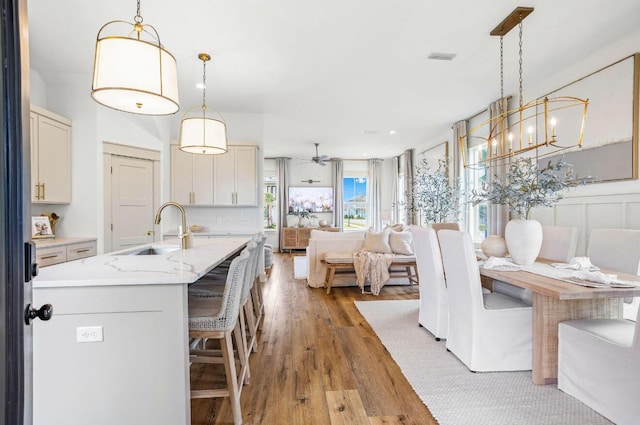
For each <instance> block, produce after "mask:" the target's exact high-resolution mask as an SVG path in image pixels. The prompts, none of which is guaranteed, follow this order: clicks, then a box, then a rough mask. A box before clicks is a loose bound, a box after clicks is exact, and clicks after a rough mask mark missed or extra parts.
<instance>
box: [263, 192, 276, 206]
mask: <svg viewBox="0 0 640 425" xmlns="http://www.w3.org/2000/svg"><path fill="white" fill-rule="evenodd" d="M275 200H276V195H274V194H273V193H271V192H265V193H264V204H265V205H269V204H270V203H272V202H274V201H275Z"/></svg>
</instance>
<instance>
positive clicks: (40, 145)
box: [30, 105, 71, 204]
mask: <svg viewBox="0 0 640 425" xmlns="http://www.w3.org/2000/svg"><path fill="white" fill-rule="evenodd" d="M30 127H31V202H36V203H44V204H68V203H70V202H71V120H69V119H67V118H64V117H61V116H60V115H56V114H54V113H52V112H49V111H47V110H45V109H43V108H40V107H37V106H35V105H31V116H30Z"/></svg>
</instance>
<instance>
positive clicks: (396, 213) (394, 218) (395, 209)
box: [391, 156, 400, 223]
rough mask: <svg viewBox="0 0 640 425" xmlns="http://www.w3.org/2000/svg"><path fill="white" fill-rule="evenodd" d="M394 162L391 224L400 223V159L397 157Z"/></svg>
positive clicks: (393, 159)
mask: <svg viewBox="0 0 640 425" xmlns="http://www.w3.org/2000/svg"><path fill="white" fill-rule="evenodd" d="M392 161H393V189H392V192H391V223H400V209H399V206H398V201H399V199H398V187H399V186H400V182H399V180H400V159H399V158H398V157H397V156H394V157H393V158H392Z"/></svg>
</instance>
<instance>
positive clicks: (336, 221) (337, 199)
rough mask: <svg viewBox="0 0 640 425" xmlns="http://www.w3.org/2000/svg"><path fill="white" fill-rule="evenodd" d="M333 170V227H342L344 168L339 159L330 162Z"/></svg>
mask: <svg viewBox="0 0 640 425" xmlns="http://www.w3.org/2000/svg"><path fill="white" fill-rule="evenodd" d="M331 167H332V169H333V170H332V171H333V187H334V188H335V189H334V192H333V193H334V196H333V227H339V228H341V229H342V226H343V225H344V211H343V206H344V168H343V163H342V160H341V159H334V160H333V162H332V163H331Z"/></svg>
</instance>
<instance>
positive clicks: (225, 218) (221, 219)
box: [162, 206, 263, 233]
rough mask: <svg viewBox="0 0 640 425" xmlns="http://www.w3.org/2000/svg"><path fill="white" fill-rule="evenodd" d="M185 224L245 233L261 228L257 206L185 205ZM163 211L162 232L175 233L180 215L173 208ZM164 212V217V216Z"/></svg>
mask: <svg viewBox="0 0 640 425" xmlns="http://www.w3.org/2000/svg"><path fill="white" fill-rule="evenodd" d="M185 211H186V213H187V226H191V225H194V224H197V225H198V226H204V227H205V229H203V232H225V233H246V232H258V231H261V230H262V227H263V223H262V220H261V214H260V211H261V210H260V209H259V208H258V207H246V208H242V207H229V208H224V207H216V208H206V207H204V208H201V207H188V206H185ZM167 213H169V210H167V211H166V213H165V212H163V217H162V224H163V233H175V232H177V230H178V225H179V224H180V217H179V215H178V214H177V210H175V208H172V209H171V214H167ZM165 214H166V217H165Z"/></svg>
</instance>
